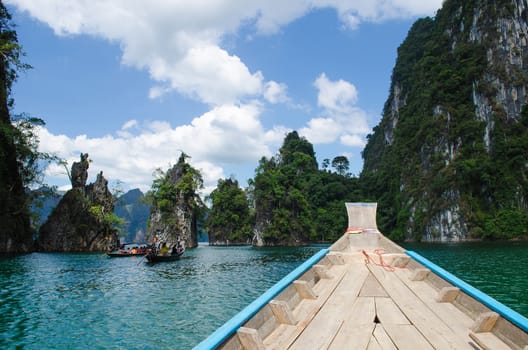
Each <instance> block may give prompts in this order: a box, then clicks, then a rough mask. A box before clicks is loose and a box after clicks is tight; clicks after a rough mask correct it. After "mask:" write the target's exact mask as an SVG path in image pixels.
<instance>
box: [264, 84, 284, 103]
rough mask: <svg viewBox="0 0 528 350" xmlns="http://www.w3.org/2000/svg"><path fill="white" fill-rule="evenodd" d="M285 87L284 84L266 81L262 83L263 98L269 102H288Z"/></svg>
mask: <svg viewBox="0 0 528 350" xmlns="http://www.w3.org/2000/svg"><path fill="white" fill-rule="evenodd" d="M287 89H288V88H287V87H286V84H283V83H277V82H275V81H268V82H267V83H266V84H265V85H264V94H263V95H264V99H266V101H268V102H269V103H271V104H277V103H284V102H288V101H289V98H288V94H287Z"/></svg>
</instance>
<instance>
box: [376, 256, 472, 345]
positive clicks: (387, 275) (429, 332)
mask: <svg viewBox="0 0 528 350" xmlns="http://www.w3.org/2000/svg"><path fill="white" fill-rule="evenodd" d="M368 268H369V270H370V271H371V272H372V274H373V275H374V276H375V277H376V279H377V280H378V281H379V282H380V284H381V285H382V286H383V287H384V288H385V290H386V291H387V293H388V294H389V296H390V297H391V298H392V299H393V300H394V302H395V303H396V304H397V305H398V307H399V308H400V310H401V311H402V312H403V313H404V314H405V316H406V317H407V318H408V319H409V321H410V322H411V323H412V324H413V325H414V326H415V327H416V328H417V329H418V330H419V333H422V334H423V336H424V337H425V338H427V340H428V341H429V342H430V343H431V344H432V346H433V347H434V348H435V349H472V348H471V347H470V345H469V343H468V339H466V338H467V335H466V336H465V337H462V336H460V335H457V334H456V333H455V332H453V330H452V329H450V328H449V327H448V326H447V325H446V324H445V323H444V322H443V321H442V320H441V319H440V318H439V317H438V316H437V315H436V314H435V313H434V312H433V311H431V309H430V308H429V307H428V306H427V305H426V304H425V303H424V302H423V301H422V300H421V299H420V298H418V297H417V296H416V295H415V294H414V292H413V291H412V290H411V289H409V287H408V286H407V285H406V284H404V282H403V281H402V280H400V279H399V277H398V276H397V275H396V273H394V272H389V271H385V270H384V269H382V268H379V267H377V266H373V265H371V264H369V265H368ZM385 326H386V325H385V324H384V327H385ZM386 330H387V332H388V329H387V327H386ZM391 338H392V337H391ZM393 340H394V339H393ZM395 343H396V342H395ZM396 345H398V344H396Z"/></svg>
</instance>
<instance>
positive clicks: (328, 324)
mask: <svg viewBox="0 0 528 350" xmlns="http://www.w3.org/2000/svg"><path fill="white" fill-rule="evenodd" d="M367 276H368V270H367V269H366V268H365V265H363V264H353V265H351V266H350V267H349V268H348V269H347V271H346V274H345V275H344V277H343V279H342V280H341V282H340V283H339V285H338V286H337V288H336V289H335V290H334V292H333V293H332V295H331V296H330V297H329V298H328V300H327V301H326V303H325V304H324V307H323V308H321V310H319V312H318V313H317V314H316V315H315V317H314V318H313V319H312V320H311V322H310V323H309V324H308V325H307V326H306V328H305V329H303V331H302V333H301V334H300V335H299V337H298V338H297V339H296V340H295V342H294V343H293V344H292V345H291V347H290V349H292V350H295V349H299V350H305V349H320V348H321V347H322V346H324V345H325V344H328V341H329V339H330V340H331V339H333V338H334V336H335V334H336V333H337V331H338V330H339V328H340V327H341V325H342V323H343V321H344V319H345V318H346V311H347V310H350V309H351V307H352V305H353V304H354V302H355V300H356V297H357V295H358V294H359V291H360V288H361V286H362V285H363V283H364V281H365V279H366V278H367ZM327 281H332V280H327Z"/></svg>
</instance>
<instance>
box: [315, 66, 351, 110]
mask: <svg viewBox="0 0 528 350" xmlns="http://www.w3.org/2000/svg"><path fill="white" fill-rule="evenodd" d="M314 85H315V87H316V88H317V89H319V94H318V96H317V104H318V105H319V106H321V107H323V108H325V109H327V110H329V111H330V112H331V113H341V114H342V113H346V112H348V110H350V108H351V107H352V105H354V104H355V103H356V102H357V100H358V92H357V89H356V87H355V86H354V85H353V84H351V83H349V82H347V81H344V80H338V81H330V80H329V79H328V78H327V77H326V74H325V73H323V74H321V75H320V76H319V77H318V78H317V79H316V80H315V83H314Z"/></svg>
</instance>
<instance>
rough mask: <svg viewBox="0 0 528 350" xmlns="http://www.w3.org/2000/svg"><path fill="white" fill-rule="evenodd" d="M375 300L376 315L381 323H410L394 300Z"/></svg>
mask: <svg viewBox="0 0 528 350" xmlns="http://www.w3.org/2000/svg"><path fill="white" fill-rule="evenodd" d="M375 301H376V315H377V317H378V320H379V322H380V323H381V324H387V323H392V324H411V322H409V320H408V319H407V317H405V315H404V314H403V312H401V310H400V308H398V306H397V305H396V303H395V302H394V300H392V299H390V298H376V299H375Z"/></svg>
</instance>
